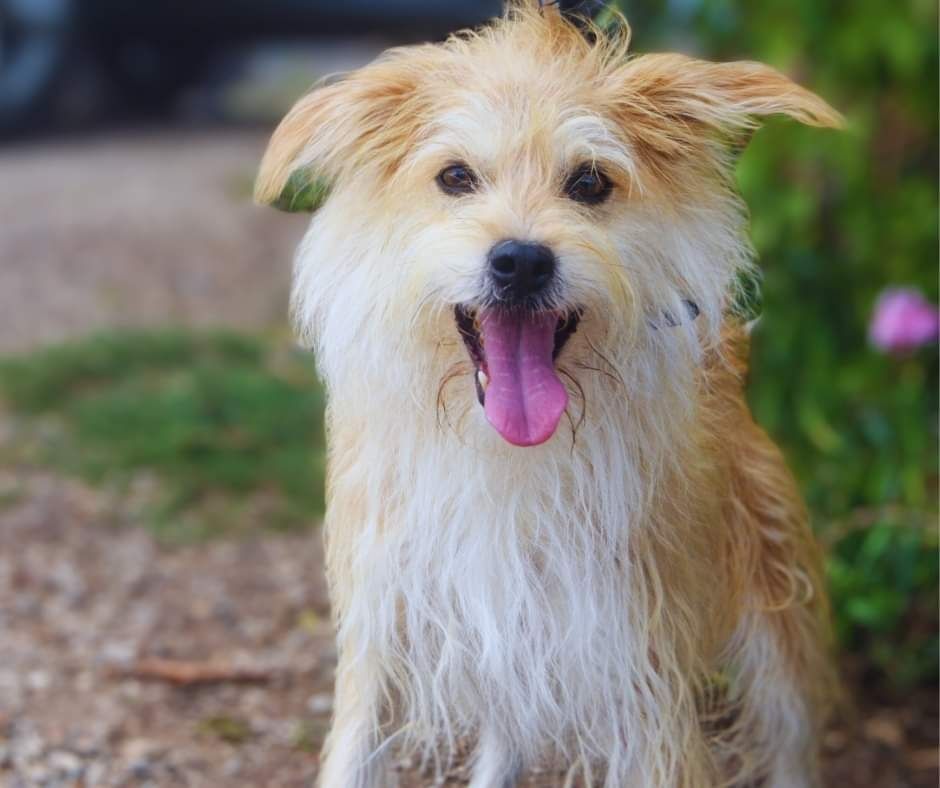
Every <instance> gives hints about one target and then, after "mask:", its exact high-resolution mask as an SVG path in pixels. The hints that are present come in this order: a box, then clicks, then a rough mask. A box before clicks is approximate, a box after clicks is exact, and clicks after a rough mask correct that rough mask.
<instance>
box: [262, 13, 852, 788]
mask: <svg viewBox="0 0 940 788" xmlns="http://www.w3.org/2000/svg"><path fill="white" fill-rule="evenodd" d="M625 30H626V28H625V27H624V28H623V29H622V30H621V33H620V35H619V36H618V35H615V36H613V37H608V36H605V35H601V34H599V31H595V33H597V36H596V37H597V40H596V41H595V42H594V43H588V41H587V40H586V39H585V38H584V36H583V35H582V33H581V31H579V30H578V29H576V28H575V27H574V26H573V25H571V24H570V23H568V22H567V21H565V20H563V19H561V17H560V16H558V15H557V13H554V12H552V11H551V10H549V9H546V11H545V12H544V13H539V12H538V11H537V10H536V9H535V8H532V7H529V6H528V5H527V4H524V3H522V4H517V5H515V6H514V7H513V8H512V9H511V11H510V13H509V14H508V16H507V17H506V18H505V19H503V20H501V21H498V22H497V23H495V24H494V25H492V26H491V27H488V28H486V29H484V30H483V31H481V32H478V33H475V34H472V35H471V34H467V35H463V36H460V37H457V38H453V39H451V40H450V41H448V42H447V43H446V44H444V45H439V46H425V47H415V48H408V49H403V50H396V51H393V52H392V53H391V54H388V55H386V56H385V57H384V58H382V59H380V60H379V61H377V62H376V63H375V64H373V65H371V66H369V67H366V68H365V69H362V70H361V71H359V72H356V73H354V74H352V75H351V76H349V77H348V78H347V79H346V80H345V81H342V82H339V83H336V84H335V85H331V86H328V87H324V88H320V89H319V90H317V91H314V93H312V94H311V95H310V96H309V97H307V98H306V99H304V100H302V101H301V102H300V103H299V104H298V106H297V107H296V108H295V109H294V110H292V112H291V114H290V115H288V117H287V118H286V119H285V121H284V123H283V124H282V126H281V127H280V128H279V130H278V132H277V133H276V134H275V137H274V140H273V142H272V145H271V148H270V149H269V152H268V154H267V155H266V158H265V162H264V164H263V166H262V174H261V178H260V179H259V189H258V196H259V198H260V199H262V200H264V201H270V200H272V199H274V198H275V197H276V196H277V194H279V193H280V191H281V189H282V188H283V187H284V184H285V183H286V181H287V178H288V177H289V175H290V173H291V172H293V171H295V170H296V169H297V168H301V167H314V168H316V171H317V173H318V174H320V175H321V176H322V177H325V178H327V179H328V180H329V182H330V184H331V193H330V196H329V198H328V199H327V200H326V203H325V204H324V205H323V207H322V208H321V209H320V210H319V212H318V213H317V214H316V215H315V217H314V219H313V222H312V224H311V227H310V231H309V233H308V234H307V236H306V238H305V240H304V242H303V244H302V246H301V248H300V250H299V252H298V255H297V259H296V271H295V274H296V275H295V285H294V291H293V310H294V316H295V319H296V322H297V325H298V327H299V329H300V332H301V334H302V336H303V337H304V339H305V340H306V341H307V342H308V343H309V344H311V345H312V346H313V347H314V348H315V350H316V354H317V359H318V364H319V366H320V370H321V372H322V374H323V377H324V379H325V381H326V385H327V388H328V394H329V409H328V433H329V442H330V458H329V462H330V466H329V483H328V498H329V503H328V511H327V516H326V523H325V529H326V538H327V546H328V550H327V570H328V574H329V580H330V585H331V589H332V595H333V602H334V605H335V616H336V623H337V627H338V640H339V654H340V662H339V668H338V673H337V700H336V704H337V705H336V715H335V720H334V728H333V731H332V733H331V735H330V739H329V742H328V747H327V752H326V755H325V759H324V764H323V772H322V775H321V784H322V785H324V786H326V788H334V786H352V785H355V786H371V785H379V784H384V783H385V782H387V781H389V779H390V778H389V776H388V775H389V774H391V771H390V769H389V767H388V763H387V759H385V758H384V756H385V755H387V754H388V753H389V752H391V751H397V752H405V753H417V754H418V755H419V756H420V757H421V758H422V759H423V760H424V762H425V764H426V766H427V767H428V768H431V769H436V770H438V771H440V770H443V769H444V768H447V767H448V766H449V765H450V764H451V763H452V761H453V760H454V758H455V757H457V755H458V754H459V753H461V752H462V748H464V747H466V746H470V747H471V749H472V752H471V756H470V757H471V760H472V762H473V766H474V782H473V785H476V786H490V785H492V786H497V785H503V784H506V783H507V782H508V781H511V780H512V778H513V776H514V775H515V774H516V773H517V772H518V771H519V770H521V769H524V768H527V767H531V766H536V765H555V766H559V767H563V768H569V767H570V768H572V769H573V770H578V771H579V772H580V773H581V774H583V775H585V776H586V777H587V781H588V782H593V783H595V784H598V783H600V784H604V785H607V786H609V787H610V788H613V787H614V786H617V787H621V786H676V785H681V786H687V787H688V788H702V786H711V785H721V784H726V783H728V782H730V781H731V780H733V779H745V778H748V779H750V778H754V777H764V778H765V779H766V780H767V781H768V782H767V784H768V785H769V786H772V787H773V788H789V787H791V786H793V787H795V786H809V785H811V784H812V781H813V779H814V777H813V775H814V766H813V764H814V755H813V740H814V737H815V735H816V733H817V731H818V725H819V722H820V719H821V709H822V706H823V699H824V696H825V694H826V693H825V689H826V688H827V686H828V687H831V685H832V682H831V681H830V679H829V673H828V665H827V661H826V658H825V642H826V634H825V626H824V617H825V616H824V613H823V610H824V607H825V605H824V604H823V599H822V594H821V591H820V587H819V576H818V561H817V556H816V554H815V551H814V549H813V547H812V541H811V539H810V537H809V536H808V530H807V527H806V522H805V516H804V513H803V510H802V507H801V504H800V502H799V497H798V494H797V492H796V490H795V489H794V485H793V483H792V481H791V479H790V476H789V474H788V473H787V471H786V469H785V467H784V466H783V463H782V461H781V458H780V456H779V454H778V452H777V451H776V449H775V448H774V447H773V445H772V444H771V443H770V442H769V441H768V440H767V438H766V437H765V436H764V434H763V433H762V432H761V431H760V430H759V429H758V428H757V427H756V426H755V425H754V424H753V422H752V421H751V419H750V416H749V414H748V411H747V407H746V405H745V404H744V400H743V393H742V389H743V378H744V375H745V365H744V359H745V357H746V353H747V339H746V336H745V333H744V331H743V329H742V328H741V327H740V325H739V323H738V322H737V320H736V319H735V317H734V316H733V312H732V302H733V299H734V296H735V283H736V282H737V281H738V278H739V277H740V276H741V275H742V273H743V272H746V271H748V269H749V266H750V259H751V254H750V248H749V246H748V244H747V241H746V239H745V236H744V229H745V221H744V218H743V217H744V214H743V210H742V207H741V205H740V203H739V201H738V199H737V197H736V196H735V195H734V192H733V190H732V189H731V188H730V182H731V178H730V174H729V173H730V164H729V161H728V156H727V154H726V148H725V145H726V143H727V141H728V138H729V137H733V136H734V135H738V134H740V133H741V132H742V131H743V130H746V129H748V128H750V126H751V125H752V123H753V118H754V117H756V116H759V115H765V114H771V113H783V114H789V115H791V116H793V117H795V118H797V119H798V120H801V121H803V122H807V123H813V124H816V125H835V124H836V123H837V121H838V116H837V115H836V114H835V113H834V112H833V111H832V110H830V109H829V108H828V107H827V106H826V105H825V104H824V103H823V102H822V101H821V100H820V99H818V98H816V97H815V96H813V95H812V94H810V93H808V92H806V91H804V90H802V89H801V88H798V87H797V86H795V85H793V84H792V83H791V82H789V80H787V79H786V78H785V77H783V76H781V75H780V74H778V73H777V72H774V71H772V70H771V69H769V68H767V67H764V66H758V65H756V64H727V65H715V64H705V63H702V62H700V61H692V60H690V59H687V58H680V57H679V56H648V57H646V58H643V57H641V58H635V59H627V58H626V42H627V38H628V36H627V35H626V33H625ZM455 160H459V161H465V162H467V163H468V164H469V165H471V166H473V167H475V168H476V169H478V171H479V172H480V176H481V179H482V181H483V183H482V186H481V188H480V189H479V192H478V193H476V194H471V195H467V196H464V197H459V198H453V197H449V196H447V195H444V194H442V193H441V191H440V189H438V188H437V186H436V184H435V181H434V177H435V174H436V173H437V172H438V171H439V170H440V169H441V168H442V167H444V166H446V165H447V164H448V163H451V162H453V161H455ZM585 160H586V161H589V162H592V163H594V164H596V165H597V166H600V167H603V168H604V170H605V171H606V172H607V173H608V174H609V175H610V177H611V180H612V181H613V183H614V192H613V194H612V195H611V198H610V199H609V200H608V201H607V202H606V203H604V204H603V205H599V206H596V207H592V208H587V207H585V206H582V205H577V204H575V203H573V202H572V201H570V200H567V199H566V198H565V197H564V196H563V195H560V194H559V189H560V186H559V183H560V182H563V180H564V173H565V172H566V168H570V167H572V166H575V165H577V164H578V163H579V162H582V161H585ZM508 237H522V238H527V239H532V240H536V241H538V242H540V243H544V244H547V245H549V246H550V247H551V248H552V249H553V250H554V251H555V253H556V255H557V257H558V261H559V262H558V285H557V288H556V289H555V290H554V291H553V292H552V294H551V296H550V297H551V299H552V300H551V306H552V308H554V309H556V310H559V311H562V312H568V313H573V312H575V311H577V312H578V313H579V314H580V315H581V320H580V323H579V325H578V330H577V332H576V333H575V334H574V335H573V336H572V337H571V338H570V341H569V342H568V343H567V344H566V345H565V347H564V348H563V350H562V352H561V354H560V355H559V357H558V359H557V362H556V366H557V369H558V371H559V374H560V375H561V378H562V380H564V381H565V383H566V386H567V388H568V393H569V407H568V411H567V414H566V416H567V417H566V418H565V419H563V420H562V422H561V424H560V425H559V427H558V429H557V431H556V432H555V434H554V435H553V437H552V438H551V439H550V440H549V441H547V442H546V443H544V444H543V445H540V446H536V447H531V448H524V449H523V448H518V447H514V446H511V445H509V444H508V443H507V442H505V441H504V440H503V439H502V438H501V437H500V435H499V434H498V433H497V432H496V431H495V430H494V429H493V428H492V427H491V426H490V425H489V424H488V423H487V421H486V418H485V417H484V413H483V409H482V408H480V406H479V404H478V403H477V398H476V394H475V391H474V384H473V378H472V376H473V372H474V368H473V365H472V364H471V362H470V359H469V357H468V355H467V351H466V349H465V348H464V346H463V343H462V342H461V339H460V335H459V333H458V331H457V328H456V326H455V322H454V307H455V306H456V305H464V304H470V305H479V304H481V303H483V301H484V299H485V292H484V291H485V286H484V263H485V258H486V252H487V249H488V248H489V247H490V246H491V245H492V244H494V243H495V242H498V241H499V240H501V239H503V238H508ZM687 300H694V303H695V304H696V305H697V307H698V309H697V316H696V315H692V314H688V313H687V310H686V305H685V302H686V301H687ZM680 315H681V316H682V318H681V319H676V316H680ZM693 318H695V319H693ZM572 773H574V772H572Z"/></svg>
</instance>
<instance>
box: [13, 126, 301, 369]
mask: <svg viewBox="0 0 940 788" xmlns="http://www.w3.org/2000/svg"><path fill="white" fill-rule="evenodd" d="M266 139H267V135H266V134H264V133H261V132H257V131H237V130H215V131H213V130H203V131H185V130H161V131H159V132H158V131H151V132H147V131H139V132H135V133H130V134H128V133H125V134H123V135H116V136H112V135H107V136H103V137H93V138H89V139H84V140H79V141H72V142H68V143H65V144H62V143H56V144H53V143H52V142H49V143H43V144H40V145H35V146H17V147H10V148H0V172H2V173H3V175H2V178H0V217H3V218H2V221H0V352H9V351H15V350H20V349H26V348H29V347H32V346H34V345H36V344H37V343H43V342H51V341H58V340H62V339H67V338H69V337H70V336H73V335H74V334H76V333H86V332H88V331H91V330H95V329H102V328H113V327H122V326H141V325H150V324H155V323H167V322H171V323H175V324H186V325H214V324H217V323H224V324H226V325H228V326H236V327H242V328H253V329H254V328H258V327H259V326H267V325H269V324H271V323H272V322H273V323H278V324H282V323H283V322H284V321H285V317H286V311H287V307H286V303H287V287H288V281H289V272H290V261H291V258H292V255H293V250H294V248H295V247H296V245H297V242H298V240H299V238H300V236H301V234H302V233H303V230H304V228H305V226H306V223H305V220H304V217H302V216H287V215H285V214H279V213H277V212H276V211H272V210H270V209H265V208H260V207H257V206H255V205H253V204H252V202H251V197H250V195H251V186H252V181H253V178H254V173H255V169H256V167H257V163H258V161H259V160H260V157H261V153H262V152H263V150H264V145H265V143H266Z"/></svg>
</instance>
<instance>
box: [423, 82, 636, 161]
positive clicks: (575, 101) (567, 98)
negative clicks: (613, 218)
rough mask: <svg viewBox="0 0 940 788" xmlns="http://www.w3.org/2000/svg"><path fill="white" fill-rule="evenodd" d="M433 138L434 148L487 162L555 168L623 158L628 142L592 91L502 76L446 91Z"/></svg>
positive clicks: (433, 126) (434, 121)
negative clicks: (525, 161) (528, 161)
mask: <svg viewBox="0 0 940 788" xmlns="http://www.w3.org/2000/svg"><path fill="white" fill-rule="evenodd" d="M438 106H439V111H438V113H437V114H436V116H435V118H434V120H433V122H432V124H431V130H430V134H429V140H430V144H431V145H432V146H433V147H437V148H443V149H447V148H450V149H451V154H452V155H454V156H462V157H465V158H468V159H470V160H473V161H476V162H482V163H488V164H491V165H494V166H497V165H499V164H500V163H501V162H509V161H516V162H517V161H519V159H520V158H538V159H540V160H542V161H544V162H546V163H549V164H551V165H552V166H553V167H558V166H566V165H569V164H571V163H574V162H579V161H583V160H594V159H620V158H622V157H623V156H624V155H625V143H624V141H623V140H622V139H621V138H620V136H619V135H618V134H617V130H616V127H615V125H614V123H613V122H612V121H611V120H610V119H608V118H607V117H605V116H604V114H603V108H602V107H601V106H599V105H598V104H597V102H596V101H595V100H593V98H592V96H591V94H590V92H588V91H586V90H578V89H577V85H572V86H565V85H564V84H563V83H562V84H559V83H558V82H555V84H554V85H553V84H551V80H550V79H549V78H547V77H539V76H537V75H536V76H534V77H533V76H532V75H531V74H513V73H511V72H510V73H503V74H500V75H497V76H494V77H492V78H490V79H489V80H485V79H479V80H477V81H476V83H475V84H472V85H468V86H465V87H461V88H459V89H456V90H451V91H448V92H447V94H446V96H445V97H444V98H442V100H441V101H440V102H439V103H438Z"/></svg>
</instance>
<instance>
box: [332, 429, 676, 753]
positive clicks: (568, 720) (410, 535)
mask: <svg viewBox="0 0 940 788" xmlns="http://www.w3.org/2000/svg"><path fill="white" fill-rule="evenodd" d="M647 426H648V425H647ZM606 427H607V429H603V430H596V429H595V430H594V431H593V432H583V433H582V434H581V435H580V436H579V437H578V440H577V442H576V443H575V445H574V447H572V445H571V442H570V436H568V435H565V436H564V439H563V440H558V441H555V442H553V443H551V444H549V445H547V446H545V447H542V448H539V449H537V450H534V451H531V450H530V451H529V452H526V453H525V456H524V457H520V456H519V453H518V452H515V453H513V452H511V451H507V450H506V449H504V448H503V447H501V446H499V445H498V443H496V439H494V441H493V443H492V445H490V446H485V447H477V448H472V447H469V446H467V445H466V444H464V443H463V442H462V441H460V440H459V439H458V437H457V436H456V435H455V434H454V433H452V432H450V433H448V432H446V431H445V432H439V433H437V434H436V435H435V436H429V435H428V434H425V435H420V434H415V433H414V432H410V431H408V430H398V431H397V432H396V431H393V430H387V431H385V432H383V433H382V435H381V437H379V436H377V435H375V434H371V433H370V431H369V430H364V431H363V430H360V431H358V432H357V433H356V434H357V435H358V436H359V437H358V438H357V439H355V440H354V441H352V442H351V443H350V445H349V446H348V447H347V448H345V449H344V448H343V440H344V433H343V431H342V429H340V430H338V431H337V430H334V434H335V437H336V438H337V439H338V444H337V451H336V452H335V460H336V462H335V463H334V466H333V473H332V496H333V501H334V503H333V506H332V509H331V512H330V514H329V517H328V524H327V529H328V534H327V539H328V546H329V561H330V571H331V573H332V574H333V575H334V576H338V575H339V574H341V573H343V574H345V575H346V576H345V577H344V580H343V582H340V583H334V587H335V588H336V591H337V598H336V600H335V601H336V603H337V606H338V612H339V616H340V620H341V630H340V643H341V647H342V648H359V649H361V658H362V659H364V660H367V661H368V662H369V663H370V664H371V665H372V666H373V668H374V670H375V671H376V672H378V673H380V674H381V675H382V676H383V681H384V684H385V687H386V689H388V691H389V693H390V694H391V695H392V696H394V697H395V698H396V703H395V705H396V707H397V710H396V715H397V716H396V718H395V719H394V721H393V723H392V724H390V725H389V726H388V727H387V730H388V732H389V733H397V734H398V736H400V738H398V739H397V741H398V742H399V743H401V744H404V745H405V746H406V747H414V748H419V749H420V748H424V749H427V748H428V747H432V746H434V747H437V748H438V751H439V752H440V751H441V747H443V750H444V752H445V753H446V751H447V749H448V747H449V746H451V745H453V744H454V743H456V742H458V741H459V740H460V739H461V738H463V737H472V736H475V735H477V734H479V733H481V732H484V731H487V730H490V731H492V730H495V731H496V732H497V733H498V735H499V736H503V737H509V738H510V739H511V740H512V741H513V744H514V747H515V749H517V750H518V751H519V752H520V753H522V754H523V755H524V756H525V757H526V758H527V759H530V760H535V759H542V758H544V757H545V756H546V755H547V754H551V753H558V752H563V753H564V754H565V755H566V756H567V757H571V756H572V755H578V754H585V755H587V756H588V757H589V758H592V759H593V758H596V757H598V756H606V755H609V754H610V753H622V752H625V749H624V748H625V747H627V748H628V749H642V748H643V746H644V740H645V737H646V733H647V731H648V730H649V728H648V724H649V719H650V715H655V714H657V713H658V712H659V710H660V709H662V708H663V707H664V706H667V705H668V704H666V703H664V698H663V697H660V693H662V691H663V689H664V687H663V685H662V678H661V669H662V665H661V664H657V657H656V656H655V655H654V653H653V650H654V643H660V644H661V643H663V642H664V638H663V631H662V630H663V626H664V624H665V625H666V626H667V628H668V626H669V625H670V624H671V623H676V620H675V619H673V620H672V621H671V622H670V621H664V619H663V616H664V613H663V610H664V609H665V607H666V606H671V603H666V602H665V601H664V599H663V594H664V593H666V592H665V591H664V589H663V588H662V587H661V586H660V585H659V583H660V580H659V578H657V577H656V576H655V575H656V573H657V572H658V571H659V570H660V569H661V567H658V566H657V565H656V561H657V552H658V548H657V549H650V546H649V545H648V544H646V542H647V541H648V540H649V538H650V534H649V533H648V531H650V529H651V527H652V523H651V522H650V520H651V518H653V517H655V516H657V515H656V514H655V513H654V511H653V510H654V509H655V508H656V502H655V500H653V499H655V498H656V495H651V490H650V484H651V483H652V476H653V475H655V474H654V472H653V471H652V469H651V468H650V467H641V466H640V461H642V460H643V459H644V458H638V457H637V456H636V455H635V450H634V446H633V443H634V441H635V440H636V439H637V438H638V437H642V434H643V432H644V425H643V424H642V423H639V422H637V421H636V420H635V419H633V418H631V416H630V415H628V414H627V413H626V412H623V413H620V414H619V423H616V424H613V423H611V424H607V425H606ZM638 433H639V436H638ZM363 434H368V435H370V437H369V438H368V439H366V440H365V441H363V439H362V437H361V436H362V435H363ZM565 439H567V440H565ZM647 445H649V446H653V445H654V444H653V443H652V442H650V443H648V444H647ZM645 461H646V462H647V463H649V464H652V465H655V463H656V458H655V457H646V458H645ZM353 501H354V503H353ZM660 508H661V507H660ZM680 508H681V507H680ZM659 514H660V516H661V515H662V512H661V511H660V512H659ZM680 530H681V529H680ZM675 536H678V532H677V534H675ZM679 538H681V537H679ZM689 548H690V545H688V544H687V545H685V549H689ZM693 549H694V548H693ZM641 551H642V553H643V557H642V560H637V556H638V555H639V554H640V552H641ZM684 571H686V570H685V568H684V567H683V566H677V567H676V576H675V577H674V578H672V580H671V583H672V584H673V586H672V587H671V590H670V593H674V594H676V595H681V588H682V573H683V572H684ZM350 575H351V576H352V578H354V580H353V581H352V582H350ZM651 579H652V580H654V581H655V582H654V583H653V585H652V586H651ZM344 590H345V591H346V592H347V595H346V596H343V595H342V594H343V591H344ZM680 614H681V613H680ZM657 617H658V620H657ZM689 626H690V625H688V624H686V625H685V627H686V631H688V630H689ZM353 644H357V645H353ZM672 711H673V710H669V713H672ZM575 737H577V740H575Z"/></svg>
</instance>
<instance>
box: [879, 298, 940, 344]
mask: <svg viewBox="0 0 940 788" xmlns="http://www.w3.org/2000/svg"><path fill="white" fill-rule="evenodd" d="M868 336H869V338H870V339H871V342H872V344H873V345H874V346H875V347H877V348H879V349H880V350H883V351H885V352H886V353H905V352H907V351H909V350H914V349H915V348H918V347H921V346H922V345H927V344H930V343H931V342H936V340H937V338H938V336H940V310H938V309H937V307H935V306H934V305H933V304H931V303H930V302H929V301H928V300H927V299H926V298H924V296H923V294H922V293H921V292H920V291H919V290H914V289H911V288H900V287H899V288H892V289H889V290H885V291H884V292H882V294H881V295H880V296H879V297H878V302H877V303H876V304H875V312H874V314H873V315H872V319H871V325H870V326H869V327H868Z"/></svg>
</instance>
